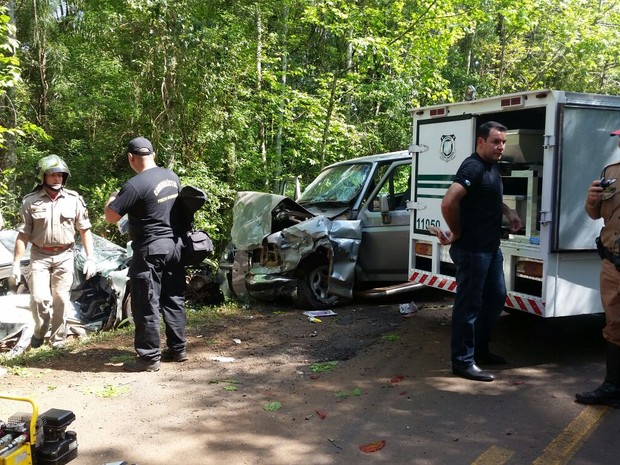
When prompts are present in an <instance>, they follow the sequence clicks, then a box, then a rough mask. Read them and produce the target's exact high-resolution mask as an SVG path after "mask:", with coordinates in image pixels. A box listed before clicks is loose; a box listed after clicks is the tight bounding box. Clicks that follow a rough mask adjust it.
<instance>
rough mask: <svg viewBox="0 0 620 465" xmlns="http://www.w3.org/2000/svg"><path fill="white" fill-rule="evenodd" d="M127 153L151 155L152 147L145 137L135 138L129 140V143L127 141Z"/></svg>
mask: <svg viewBox="0 0 620 465" xmlns="http://www.w3.org/2000/svg"><path fill="white" fill-rule="evenodd" d="M127 151H128V152H130V153H133V154H134V155H152V154H153V145H152V144H151V141H150V140H148V139H147V138H146V137H136V138H135V139H131V141H129V145H128V146H127Z"/></svg>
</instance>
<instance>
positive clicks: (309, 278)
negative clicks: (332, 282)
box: [295, 258, 341, 310]
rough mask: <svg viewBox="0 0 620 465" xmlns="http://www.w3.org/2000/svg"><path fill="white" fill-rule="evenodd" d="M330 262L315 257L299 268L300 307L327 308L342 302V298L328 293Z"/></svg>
mask: <svg viewBox="0 0 620 465" xmlns="http://www.w3.org/2000/svg"><path fill="white" fill-rule="evenodd" d="M328 277H329V264H328V263H327V261H326V260H324V259H320V258H313V259H310V260H308V261H306V262H304V263H302V264H301V265H300V266H299V268H297V296H296V298H295V305H296V306H297V307H299V308H302V309H303V308H311V309H314V310H325V309H328V308H330V307H333V306H335V305H338V304H339V303H340V300H341V299H340V298H339V297H337V296H333V295H329V294H328V293H327V278H328Z"/></svg>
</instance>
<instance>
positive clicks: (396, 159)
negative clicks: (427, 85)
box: [220, 151, 411, 309]
mask: <svg viewBox="0 0 620 465" xmlns="http://www.w3.org/2000/svg"><path fill="white" fill-rule="evenodd" d="M410 189H411V156H410V154H409V153H408V152H407V151H399V152H392V153H385V154H381V155H372V156H367V157H361V158H356V159H352V160H347V161H343V162H339V163H335V164H333V165H330V166H328V167H327V168H325V169H324V170H322V171H321V172H320V173H319V175H318V176H317V178H316V179H315V180H314V181H312V182H311V183H310V184H309V185H308V187H307V188H306V189H305V190H304V191H303V193H302V194H301V196H300V197H299V198H298V199H297V201H293V200H292V199H290V198H288V197H284V196H281V195H276V194H267V193H261V192H239V193H238V196H237V200H236V202H235V205H234V207H233V226H232V230H231V239H232V241H231V244H230V245H229V247H228V248H227V251H226V252H225V254H224V257H223V258H222V260H221V262H220V270H221V271H222V272H223V273H224V275H225V276H226V280H225V286H226V285H227V286H228V287H229V288H230V290H231V292H232V294H234V295H236V296H237V297H240V298H242V299H248V298H250V297H253V298H257V299H276V298H278V297H280V296H287V297H290V298H292V299H293V301H294V303H295V304H296V306H297V307H299V308H311V309H326V308H329V307H331V306H334V305H336V304H338V303H340V302H341V301H343V300H347V299H350V298H352V297H353V295H354V292H357V291H360V290H363V289H367V288H369V287H373V286H376V285H386V284H388V283H402V282H406V281H407V278H408V276H407V273H408V255H409V252H408V237H409V212H408V211H407V201H409V200H410V198H411V196H410Z"/></svg>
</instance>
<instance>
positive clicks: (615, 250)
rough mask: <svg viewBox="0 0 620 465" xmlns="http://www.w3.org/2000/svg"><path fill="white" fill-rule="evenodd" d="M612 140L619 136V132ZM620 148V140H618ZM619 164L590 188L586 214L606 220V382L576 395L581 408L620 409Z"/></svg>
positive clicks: (602, 250) (602, 247)
mask: <svg viewBox="0 0 620 465" xmlns="http://www.w3.org/2000/svg"><path fill="white" fill-rule="evenodd" d="M610 135H611V136H620V129H618V130H616V131H614V132H612V133H611V134H610ZM618 145H619V146H620V139H618ZM616 180H620V162H617V163H613V164H611V165H608V166H606V167H605V168H604V169H603V172H602V173H601V178H600V179H595V180H594V181H592V184H590V188H589V189H588V194H587V197H586V204H585V209H586V213H587V214H588V216H589V217H590V218H592V219H593V220H597V219H599V218H603V224H604V226H603V229H601V233H600V235H599V237H598V238H597V248H598V252H599V255H600V256H601V259H602V262H601V273H600V290H601V302H602V304H603V308H604V310H605V328H604V329H603V337H604V338H605V354H606V357H605V358H606V362H607V370H606V373H605V380H604V381H603V384H601V385H600V386H599V387H598V388H596V389H595V390H593V391H588V392H582V393H580V394H577V395H576V396H575V397H576V401H577V402H580V403H582V404H603V405H611V406H613V407H616V408H620V291H619V290H618V286H619V285H620V244H619V241H620V195H616V193H617V192H618V191H617V184H618V183H620V181H616Z"/></svg>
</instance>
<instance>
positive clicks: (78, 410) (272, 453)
mask: <svg viewBox="0 0 620 465" xmlns="http://www.w3.org/2000/svg"><path fill="white" fill-rule="evenodd" d="M335 311H336V312H337V315H335V316H329V317H324V318H321V320H322V322H321V323H316V322H311V321H309V320H308V317H307V316H305V315H303V314H302V312H301V311H297V310H291V309H290V308H275V307H270V306H262V307H253V308H251V309H249V310H246V311H244V312H243V313H241V314H240V315H238V316H235V317H218V318H213V319H210V320H208V321H206V322H205V324H204V325H203V326H201V327H199V328H195V329H191V330H189V331H188V341H189V344H188V352H189V354H190V356H191V358H190V360H189V361H188V362H185V363H165V364H162V368H161V370H160V371H159V372H157V373H126V372H124V371H123V370H122V368H121V365H122V361H123V360H125V359H127V357H129V356H132V355H133V349H132V345H133V343H132V335H131V334H126V335H120V336H118V337H117V338H114V340H112V341H107V342H97V343H89V344H88V345H79V346H70V347H69V350H68V351H66V352H64V353H63V356H58V357H54V358H51V359H49V360H45V359H43V360H39V361H37V362H32V363H28V365H27V366H25V367H18V368H12V369H10V370H9V373H8V374H7V375H5V377H4V378H3V381H4V389H3V392H4V393H6V394H9V395H18V396H25V397H29V398H32V399H34V400H35V401H36V402H37V404H38V406H39V410H40V412H44V411H46V410H47V409H50V408H59V409H66V410H71V411H73V412H74V413H75V416H76V420H75V421H74V422H73V423H72V424H71V425H70V427H69V429H70V430H73V431H75V432H76V433H77V437H78V443H79V448H78V458H77V459H75V460H74V461H72V462H71V463H73V464H76V465H78V464H89V465H91V464H92V465H97V464H105V463H108V462H114V461H120V460H126V461H128V462H129V463H134V462H135V463H137V464H140V465H144V464H153V465H155V464H170V463H183V464H187V465H191V464H201V465H204V464H211V463H213V464H215V463H217V464H221V463H225V462H226V461H228V462H230V463H235V464H242V463H270V464H278V463H296V462H295V461H293V462H291V460H290V458H291V457H290V451H289V448H291V447H297V446H296V445H295V443H296V442H297V441H299V442H300V443H301V444H303V443H305V442H306V441H305V439H304V437H299V438H295V437H294V436H291V435H290V433H291V428H293V430H296V429H297V428H298V427H300V426H302V425H304V426H308V425H309V424H310V423H314V424H315V425H314V426H319V424H318V423H317V421H319V422H320V421H321V420H319V416H320V415H319V414H318V413H317V411H319V412H320V411H323V410H324V411H325V412H327V410H329V408H328V406H327V405H326V403H325V400H324V398H325V397H327V398H328V399H330V402H331V401H332V400H333V399H336V400H338V397H337V396H335V393H338V392H339V391H342V392H343V394H341V395H342V396H343V397H347V396H349V395H355V392H354V389H355V388H354V387H353V386H351V387H350V388H346V389H345V387H344V386H329V381H328V380H329V377H330V376H331V375H332V374H331V373H330V371H331V370H332V369H333V368H336V370H342V366H338V367H336V363H335V362H338V363H343V362H344V361H348V360H352V359H354V358H356V357H357V356H359V355H360V354H361V353H362V352H364V351H365V350H366V349H367V348H368V347H370V346H372V345H373V344H377V343H382V342H384V343H392V344H393V343H394V342H395V341H397V340H398V336H396V335H395V334H396V332H397V331H398V328H399V327H400V326H401V325H402V324H403V323H404V322H408V321H409V322H411V321H413V320H414V318H403V316H402V315H401V314H400V313H399V308H398V304H396V303H390V304H377V305H374V304H370V305H368V304H360V305H350V306H347V307H343V308H338V309H335ZM386 341H387V342H386ZM365 357H368V354H366V355H365ZM326 362H332V363H326ZM368 363H370V365H377V363H376V362H375V361H372V360H368ZM313 364H314V365H313ZM378 364H379V365H380V363H378ZM347 389H351V390H352V391H351V392H349V393H347ZM332 397H333V399H332ZM267 405H270V407H266V406H267ZM278 405H281V407H280V408H278V409H276V408H277V406H278ZM24 409H25V410H26V411H27V410H28V409H27V406H26V407H25V404H19V403H15V402H11V401H3V402H2V409H1V410H0V412H2V414H3V415H4V416H5V417H8V416H9V415H11V414H13V413H15V411H24ZM270 409H274V410H273V411H270ZM0 419H5V418H4V417H1V416H0ZM299 433H303V432H302V431H299ZM285 438H286V439H285ZM277 444H279V445H278V446H277V447H276V445H277ZM287 444H288V445H287ZM280 445H282V446H283V448H280ZM304 447H305V446H304ZM329 447H330V448H333V451H330V452H338V451H339V449H337V448H336V446H334V445H331V444H330V446H329ZM296 453H297V452H296ZM206 457H209V458H208V459H207V458H206ZM317 463H318V462H317ZM325 463H331V462H329V461H328V462H325Z"/></svg>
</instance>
